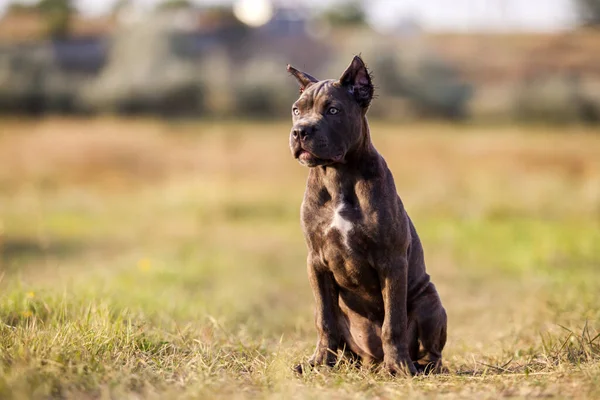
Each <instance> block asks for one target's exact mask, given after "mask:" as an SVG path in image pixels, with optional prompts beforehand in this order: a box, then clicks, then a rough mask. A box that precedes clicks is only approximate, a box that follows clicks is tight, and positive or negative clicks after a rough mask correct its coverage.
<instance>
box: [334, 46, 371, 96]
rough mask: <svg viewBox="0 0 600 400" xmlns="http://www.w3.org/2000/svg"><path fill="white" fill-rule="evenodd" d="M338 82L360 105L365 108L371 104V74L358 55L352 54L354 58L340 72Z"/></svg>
mask: <svg viewBox="0 0 600 400" xmlns="http://www.w3.org/2000/svg"><path fill="white" fill-rule="evenodd" d="M340 83H341V84H342V86H344V87H346V88H347V89H348V91H349V92H350V93H351V94H352V95H353V96H354V97H355V98H356V101H358V104H360V105H361V107H364V108H366V107H368V106H369V104H371V100H372V99H373V90H374V88H373V83H372V82H371V74H370V73H369V71H368V70H367V66H366V65H365V63H364V62H363V60H362V59H361V58H360V57H359V56H354V59H353V60H352V62H351V63H350V65H349V66H348V68H346V71H344V73H343V74H342V77H341V78H340Z"/></svg>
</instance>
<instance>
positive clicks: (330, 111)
mask: <svg viewBox="0 0 600 400" xmlns="http://www.w3.org/2000/svg"><path fill="white" fill-rule="evenodd" d="M327 112H328V113H329V114H331V115H335V114H337V113H339V112H340V110H338V109H337V108H335V107H331V108H330V109H329V110H327Z"/></svg>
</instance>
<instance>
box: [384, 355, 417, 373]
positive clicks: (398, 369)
mask: <svg viewBox="0 0 600 400" xmlns="http://www.w3.org/2000/svg"><path fill="white" fill-rule="evenodd" d="M383 366H384V368H385V369H386V371H388V372H389V373H390V374H392V375H394V376H415V375H417V372H418V371H417V368H416V367H415V365H414V364H413V362H412V360H410V359H406V360H384V361H383Z"/></svg>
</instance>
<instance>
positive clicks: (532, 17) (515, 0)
mask: <svg viewBox="0 0 600 400" xmlns="http://www.w3.org/2000/svg"><path fill="white" fill-rule="evenodd" d="M19 1H20V2H23V3H35V2H36V1H37V0H19ZM116 1H117V0H75V4H76V6H77V7H78V9H79V10H80V11H81V12H82V13H84V14H87V15H98V14H102V13H103V12H107V11H108V10H110V9H111V7H112V6H113V4H114V3H115V2H116ZM158 1H160V0H134V2H135V3H136V4H138V5H139V6H140V7H145V8H151V7H152V6H154V5H155V4H156V3H157V2H158ZM193 1H194V2H195V3H198V4H207V5H208V4H230V3H232V0H193ZM10 2H11V0H0V12H1V11H2V10H4V9H5V8H6V6H7V5H8V4H9V3H10ZM343 2H344V1H343V0H278V3H280V4H303V5H306V6H308V7H321V8H322V7H326V6H330V5H332V4H335V3H343ZM365 3H366V4H368V7H367V15H368V17H369V20H370V21H373V22H374V23H375V24H378V25H381V26H383V27H385V26H387V25H390V24H392V23H394V22H395V21H397V20H398V19H400V18H403V17H407V16H410V17H413V18H415V19H416V20H417V21H418V22H419V23H420V24H421V25H422V26H423V27H424V28H425V29H428V30H432V31H515V30H520V31H554V30H561V29H565V28H569V27H571V26H573V25H574V24H575V22H576V20H575V13H574V8H573V5H572V0H370V1H366V2H365Z"/></svg>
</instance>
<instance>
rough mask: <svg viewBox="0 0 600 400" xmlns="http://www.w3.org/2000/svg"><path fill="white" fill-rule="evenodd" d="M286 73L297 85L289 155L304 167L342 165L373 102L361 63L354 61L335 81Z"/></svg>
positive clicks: (366, 74)
mask: <svg viewBox="0 0 600 400" xmlns="http://www.w3.org/2000/svg"><path fill="white" fill-rule="evenodd" d="M287 70H288V71H289V72H290V74H292V75H293V76H294V77H295V78H296V79H297V80H298V83H299V84H300V98H299V99H298V100H297V101H296V102H295V103H294V105H293V106H292V121H293V124H294V125H293V126H292V131H291V132H290V149H291V151H292V154H293V155H294V157H295V158H296V159H297V160H298V161H299V162H300V163H301V164H303V165H306V166H308V167H316V166H319V165H331V164H335V163H343V162H345V160H346V154H347V153H348V152H349V151H350V150H352V149H353V148H354V147H356V146H357V145H358V144H359V143H360V141H361V139H362V135H364V134H365V133H364V132H363V119H364V117H365V114H366V112H367V109H368V108H369V104H370V103H371V100H372V99H373V84H372V82H371V76H370V74H369V71H368V70H367V67H366V66H365V64H364V62H363V61H362V59H361V58H360V57H358V56H356V57H354V59H353V60H352V63H351V64H350V66H348V68H347V69H346V71H344V73H343V74H342V76H341V78H340V79H337V80H336V79H328V80H324V81H319V80H318V79H315V78H313V77H312V76H310V75H308V74H307V73H305V72H301V71H298V70H297V69H295V68H294V67H292V66H291V65H288V67H287Z"/></svg>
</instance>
